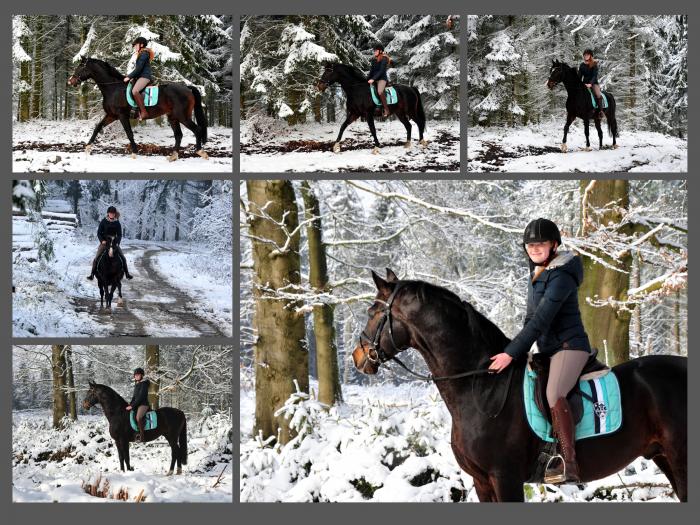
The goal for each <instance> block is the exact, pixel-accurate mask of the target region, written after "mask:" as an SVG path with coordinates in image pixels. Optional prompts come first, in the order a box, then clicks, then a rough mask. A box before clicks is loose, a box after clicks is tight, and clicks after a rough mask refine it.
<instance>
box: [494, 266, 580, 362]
mask: <svg viewBox="0 0 700 525" xmlns="http://www.w3.org/2000/svg"><path fill="white" fill-rule="evenodd" d="M575 290H576V281H574V278H573V277H572V276H571V275H570V274H569V273H567V272H562V271H555V272H554V274H553V275H552V276H551V277H550V278H549V282H548V283H547V289H546V291H545V293H544V296H543V297H542V299H541V300H540V303H539V304H538V305H537V308H536V309H535V312H534V314H533V316H532V319H530V321H529V322H528V323H527V324H526V325H525V326H524V327H523V329H522V330H520V333H518V335H516V336H515V338H513V340H512V341H511V342H510V343H508V346H506V348H505V350H503V351H504V352H505V353H507V354H508V355H509V356H511V357H512V358H514V359H517V358H518V357H520V356H523V355H525V354H526V353H527V352H528V351H529V350H530V347H531V346H532V344H533V343H534V342H535V341H537V338H538V337H539V336H540V335H542V334H543V333H546V332H547V331H548V330H549V326H550V325H551V324H552V321H553V320H554V317H555V316H556V315H557V312H559V309H560V308H561V305H562V303H563V302H564V300H565V299H566V298H567V297H569V295H571V293H572V292H573V291H575Z"/></svg>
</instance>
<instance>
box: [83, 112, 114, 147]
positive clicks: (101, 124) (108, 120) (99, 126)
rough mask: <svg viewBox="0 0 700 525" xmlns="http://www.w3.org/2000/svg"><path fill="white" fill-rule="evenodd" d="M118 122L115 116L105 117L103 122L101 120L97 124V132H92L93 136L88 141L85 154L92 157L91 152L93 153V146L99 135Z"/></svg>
mask: <svg viewBox="0 0 700 525" xmlns="http://www.w3.org/2000/svg"><path fill="white" fill-rule="evenodd" d="M115 120H116V117H114V116H113V115H105V116H104V117H102V120H100V121H99V122H98V123H97V126H95V131H93V132H92V136H91V137H90V140H88V143H87V146H85V153H87V154H88V155H90V151H92V145H93V143H94V142H95V140H97V135H98V134H99V133H100V131H102V130H103V129H104V127H105V126H108V125H109V124H111V123H112V122H114V121H115Z"/></svg>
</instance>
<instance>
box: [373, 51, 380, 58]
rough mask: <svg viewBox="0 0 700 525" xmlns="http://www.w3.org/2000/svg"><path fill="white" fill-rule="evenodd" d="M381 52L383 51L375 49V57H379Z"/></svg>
mask: <svg viewBox="0 0 700 525" xmlns="http://www.w3.org/2000/svg"><path fill="white" fill-rule="evenodd" d="M379 53H381V51H379V49H375V50H374V56H375V57H378V56H379Z"/></svg>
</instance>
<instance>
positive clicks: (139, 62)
mask: <svg viewBox="0 0 700 525" xmlns="http://www.w3.org/2000/svg"><path fill="white" fill-rule="evenodd" d="M147 60H148V53H139V57H138V58H137V59H136V64H135V65H134V70H133V71H132V72H131V73H129V74H128V75H127V77H129V78H133V79H137V78H139V77H140V76H141V73H142V72H143V68H144V66H145V65H146V61H147Z"/></svg>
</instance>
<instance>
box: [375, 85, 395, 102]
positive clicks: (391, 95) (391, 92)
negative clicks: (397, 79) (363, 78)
mask: <svg viewBox="0 0 700 525" xmlns="http://www.w3.org/2000/svg"><path fill="white" fill-rule="evenodd" d="M369 92H370V93H372V100H373V101H374V103H375V104H376V105H377V106H381V105H382V101H381V100H379V97H378V96H377V88H376V87H374V84H372V85H370V86H369ZM384 94H385V95H386V103H387V104H396V103H397V102H398V101H399V96H398V94H397V93H396V90H395V89H394V88H393V86H389V87H388V88H385V89H384Z"/></svg>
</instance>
